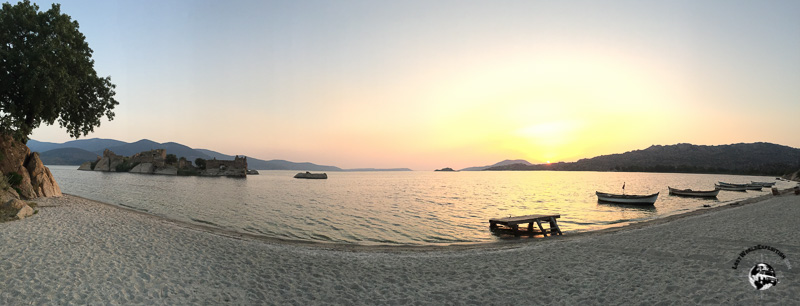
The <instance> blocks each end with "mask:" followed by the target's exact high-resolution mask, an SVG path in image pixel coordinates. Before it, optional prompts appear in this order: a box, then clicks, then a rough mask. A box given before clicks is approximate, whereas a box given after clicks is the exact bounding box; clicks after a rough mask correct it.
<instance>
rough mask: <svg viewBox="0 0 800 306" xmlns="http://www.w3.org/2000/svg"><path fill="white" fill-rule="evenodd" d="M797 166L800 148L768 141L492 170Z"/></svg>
mask: <svg viewBox="0 0 800 306" xmlns="http://www.w3.org/2000/svg"><path fill="white" fill-rule="evenodd" d="M798 168H800V149H795V148H791V147H787V146H781V145H776V144H770V143H752V144H733V145H721V146H698V145H691V144H677V145H671V146H651V147H650V148H647V149H644V150H637V151H631V152H626V153H622V154H613V155H604V156H598V157H594V158H590V159H581V160H579V161H577V162H573V163H563V162H562V163H555V164H540V165H524V164H513V165H504V166H498V167H492V168H488V169H487V170H493V171H531V170H554V171H622V172H670V173H719V174H744V175H769V176H781V175H785V174H787V173H790V172H792V171H793V170H794V169H798Z"/></svg>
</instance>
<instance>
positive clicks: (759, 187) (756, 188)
mask: <svg viewBox="0 0 800 306" xmlns="http://www.w3.org/2000/svg"><path fill="white" fill-rule="evenodd" d="M761 188H764V187H761V185H754V184H747V186H745V189H747V190H761Z"/></svg>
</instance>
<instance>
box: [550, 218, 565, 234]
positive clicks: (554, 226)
mask: <svg viewBox="0 0 800 306" xmlns="http://www.w3.org/2000/svg"><path fill="white" fill-rule="evenodd" d="M554 230H555V231H556V233H558V234H559V235H564V234H563V233H561V228H559V227H558V223H557V222H556V218H554V217H550V233H553V231H554Z"/></svg>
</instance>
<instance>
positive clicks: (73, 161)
mask: <svg viewBox="0 0 800 306" xmlns="http://www.w3.org/2000/svg"><path fill="white" fill-rule="evenodd" d="M97 156H98V155H97V154H95V153H94V152H89V151H86V150H83V149H78V148H61V149H53V150H49V151H46V152H42V153H39V158H40V159H41V160H42V163H43V164H45V165H80V164H81V163H83V162H85V161H94V160H96V159H97Z"/></svg>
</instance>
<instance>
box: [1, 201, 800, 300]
mask: <svg viewBox="0 0 800 306" xmlns="http://www.w3.org/2000/svg"><path fill="white" fill-rule="evenodd" d="M36 202H37V203H38V204H39V207H38V209H39V214H37V215H36V216H34V217H31V218H28V219H25V220H21V221H14V222H6V223H1V224H0V243H1V244H2V248H0V257H2V260H0V271H2V274H0V283H2V284H3V290H2V291H0V304H2V305H19V304H30V303H33V304H60V305H63V304H71V303H72V304H148V305H150V304H167V305H176V304H177V305H185V304H195V305H196V304H208V305H211V304H213V305H217V304H236V305H241V304H246V305H250V304H283V303H289V304H306V305H330V304H343V305H353V304H355V305H360V304H366V305H375V304H390V305H395V304H396V305H406V304H428V305H447V304H459V305H460V304H475V305H486V304H503V305H507V304H513V303H519V304H544V303H555V304H578V303H589V304H606V303H611V304H619V303H626V304H641V305H653V304H658V303H664V304H666V305H668V304H673V303H678V304H688V303H690V304H696V303H712V304H747V303H760V304H792V303H796V302H797V301H798V300H800V273H798V272H797V270H798V269H800V268H797V267H795V266H793V267H792V269H790V268H789V266H788V265H787V261H784V260H782V259H781V258H780V257H778V255H777V254H775V253H774V252H772V251H770V250H758V251H754V252H751V253H749V254H747V255H746V256H744V257H743V258H742V259H741V260H740V263H739V266H738V268H737V269H733V268H732V266H733V265H734V264H735V262H736V260H737V258H738V257H739V255H740V253H742V252H743V251H745V250H746V249H748V248H750V247H753V246H756V245H765V246H770V247H773V248H775V249H777V250H780V251H781V252H782V253H783V254H785V256H786V257H787V259H788V263H789V265H797V264H796V263H797V262H800V224H798V222H797V220H799V219H800V196H794V195H792V194H785V195H781V196H777V197H776V196H764V197H760V198H758V199H753V200H746V201H744V202H738V203H736V205H725V206H723V207H715V208H711V209H703V210H699V211H695V212H690V213H686V214H682V215H678V216H670V217H667V218H663V219H658V220H653V221H648V222H643V223H638V224H634V225H631V226H627V227H623V228H614V229H607V230H603V231H597V232H590V233H581V234H567V235H565V236H560V237H551V238H547V239H522V240H519V241H503V242H498V243H489V244H478V245H468V246H448V247H359V246H343V245H325V244H313V243H301V242H285V241H279V240H275V239H265V238H261V237H255V236H249V235H243V234H237V233H229V232H224V231H220V230H217V229H213V228H210V227H204V226H198V225H192V224H185V223H180V222H175V221H171V220H166V219H162V218H159V217H154V216H151V215H147V214H144V213H139V212H137V211H134V210H130V209H125V208H120V207H117V206H113V205H108V204H104V203H99V202H95V201H91V200H87V199H83V198H80V197H75V196H70V195H66V196H64V197H61V198H48V199H38V200H36ZM487 230H488V226H487ZM757 262H767V263H769V264H770V265H771V266H772V267H773V268H775V270H776V272H777V277H778V278H779V280H780V283H779V284H778V285H777V286H775V287H773V288H770V289H768V290H765V291H758V290H755V289H754V288H753V287H752V286H751V285H750V283H749V282H748V279H747V275H748V271H749V270H750V268H751V267H752V266H753V265H755V264H756V263H757Z"/></svg>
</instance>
